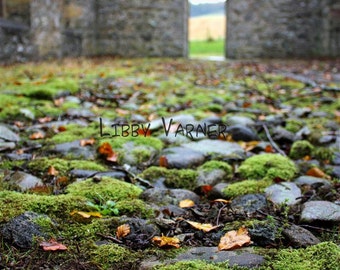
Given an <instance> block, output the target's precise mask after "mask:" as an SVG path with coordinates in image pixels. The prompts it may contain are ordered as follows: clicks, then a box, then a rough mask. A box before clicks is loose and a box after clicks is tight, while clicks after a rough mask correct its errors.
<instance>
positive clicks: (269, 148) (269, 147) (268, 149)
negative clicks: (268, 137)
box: [264, 144, 274, 153]
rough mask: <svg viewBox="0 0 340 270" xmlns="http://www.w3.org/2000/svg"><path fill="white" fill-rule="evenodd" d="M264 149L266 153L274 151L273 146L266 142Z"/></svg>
mask: <svg viewBox="0 0 340 270" xmlns="http://www.w3.org/2000/svg"><path fill="white" fill-rule="evenodd" d="M264 151H265V152H266V153H273V152H274V151H273V147H272V146H271V145H270V144H268V145H267V146H266V147H265V149H264Z"/></svg>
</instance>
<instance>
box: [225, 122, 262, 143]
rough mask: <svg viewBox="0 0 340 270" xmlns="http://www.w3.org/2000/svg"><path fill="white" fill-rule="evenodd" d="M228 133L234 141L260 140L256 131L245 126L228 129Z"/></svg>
mask: <svg viewBox="0 0 340 270" xmlns="http://www.w3.org/2000/svg"><path fill="white" fill-rule="evenodd" d="M227 133H228V134H230V135H231V136H232V138H233V140H234V141H244V142H250V141H258V140H259V138H258V136H257V134H256V133H255V131H254V130H252V129H251V128H249V127H246V126H244V125H234V126H230V127H228V128H227Z"/></svg>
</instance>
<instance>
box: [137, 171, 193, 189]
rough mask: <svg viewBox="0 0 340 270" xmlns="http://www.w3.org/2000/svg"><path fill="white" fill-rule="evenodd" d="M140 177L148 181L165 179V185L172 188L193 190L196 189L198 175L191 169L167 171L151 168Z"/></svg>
mask: <svg viewBox="0 0 340 270" xmlns="http://www.w3.org/2000/svg"><path fill="white" fill-rule="evenodd" d="M140 176H141V177H142V178H144V179H147V180H150V181H152V180H156V179H158V178H161V177H164V178H165V181H164V183H165V185H166V186H168V187H171V188H184V189H190V190H193V189H195V188H196V179H197V176H198V173H197V172H196V171H194V170H190V169H181V170H178V169H166V168H163V167H155V166H152V167H149V168H147V169H146V170H145V171H144V172H143V173H141V174H140Z"/></svg>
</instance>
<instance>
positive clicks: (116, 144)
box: [100, 131, 163, 151]
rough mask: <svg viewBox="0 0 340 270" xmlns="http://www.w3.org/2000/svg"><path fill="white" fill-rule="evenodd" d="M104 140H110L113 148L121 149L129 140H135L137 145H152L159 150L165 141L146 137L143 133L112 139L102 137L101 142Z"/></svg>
mask: <svg viewBox="0 0 340 270" xmlns="http://www.w3.org/2000/svg"><path fill="white" fill-rule="evenodd" d="M103 132H104V131H103ZM104 142H108V143H109V144H110V145H111V147H112V148H113V149H121V148H123V145H124V144H125V143H127V142H133V143H134V144H135V145H145V146H151V147H152V148H154V149H156V150H158V151H160V150H162V149H163V142H162V141H161V140H159V139H157V138H153V137H144V136H143V135H140V136H138V137H132V136H128V137H114V138H111V139H102V140H101V141H100V144H102V143H104Z"/></svg>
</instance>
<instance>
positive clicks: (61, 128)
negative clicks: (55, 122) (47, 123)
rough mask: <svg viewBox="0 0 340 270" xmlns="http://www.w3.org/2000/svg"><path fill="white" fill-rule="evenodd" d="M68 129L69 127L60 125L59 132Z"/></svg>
mask: <svg viewBox="0 0 340 270" xmlns="http://www.w3.org/2000/svg"><path fill="white" fill-rule="evenodd" d="M66 130H67V128H66V127H64V126H59V127H58V132H64V131H66Z"/></svg>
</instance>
